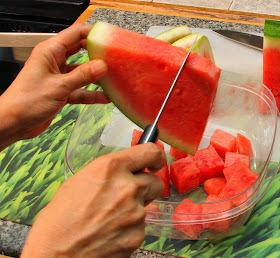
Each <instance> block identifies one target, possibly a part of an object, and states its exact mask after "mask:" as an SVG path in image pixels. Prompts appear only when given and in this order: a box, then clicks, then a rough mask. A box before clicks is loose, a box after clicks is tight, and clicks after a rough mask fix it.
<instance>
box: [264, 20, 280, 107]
mask: <svg viewBox="0 0 280 258" xmlns="http://www.w3.org/2000/svg"><path fill="white" fill-rule="evenodd" d="M279 28H280V21H276V20H266V21H265V25H264V39H263V83H264V85H266V86H267V87H268V88H269V89H270V90H271V92H272V94H273V95H274V97H275V100H276V104H277V107H278V109H279V110H280V29H279Z"/></svg>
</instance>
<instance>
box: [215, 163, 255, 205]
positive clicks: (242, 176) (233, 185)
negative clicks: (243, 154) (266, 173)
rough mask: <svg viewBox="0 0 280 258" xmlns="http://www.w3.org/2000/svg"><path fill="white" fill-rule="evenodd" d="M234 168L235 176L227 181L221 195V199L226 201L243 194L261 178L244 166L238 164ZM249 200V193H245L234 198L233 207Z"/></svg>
mask: <svg viewBox="0 0 280 258" xmlns="http://www.w3.org/2000/svg"><path fill="white" fill-rule="evenodd" d="M233 166H234V171H233V174H232V175H231V177H230V178H229V180H228V181H227V184H226V186H225V188H224V189H223V190H222V191H221V192H220V194H219V197H221V198H222V199H224V200H225V199H228V198H231V197H234V196H236V195H239V194H241V193H242V192H244V191H245V190H247V189H248V188H249V187H250V186H252V185H253V184H254V183H255V181H256V180H257V179H258V177H259V175H258V174H256V173H255V172H254V171H253V170H251V169H250V168H248V167H247V166H246V165H244V164H236V165H232V167H233ZM229 168H230V167H229ZM226 169H228V168H226ZM247 198H248V193H246V192H245V193H244V194H242V195H240V196H238V197H235V198H233V199H232V200H231V201H232V204H233V205H235V206H238V205H240V204H241V203H243V202H244V201H246V200H247Z"/></svg>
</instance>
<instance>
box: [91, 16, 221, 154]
mask: <svg viewBox="0 0 280 258" xmlns="http://www.w3.org/2000/svg"><path fill="white" fill-rule="evenodd" d="M87 50H88V53H89V57H90V59H96V58H100V59H103V60H104V61H105V62H106V63H107V67H108V73H107V75H106V76H104V77H103V78H102V79H101V80H99V83H100V85H101V87H102V88H103V90H104V92H105V93H106V95H107V96H108V97H109V99H110V100H111V101H112V102H113V103H114V104H115V105H116V107H117V108H118V109H119V110H120V111H121V112H123V113H124V114H125V115H126V116H127V117H128V118H129V119H131V120H132V121H133V122H134V123H136V124H137V125H139V126H140V127H141V128H144V127H146V126H147V125H148V124H151V123H152V122H153V121H154V119H155V118H156V116H157V113H158V111H159V110H160V107H161V105H162V103H163V101H164V99H165V97H166V95H167V93H168V90H169V88H170V85H172V82H173V80H174V78H175V76H176V74H177V72H178V70H179V68H180V66H181V64H182V62H183V60H184V58H185V56H186V50H185V49H182V48H179V47H174V46H172V45H171V44H170V43H167V42H163V41H160V40H157V39H154V38H151V37H148V36H145V35H142V34H138V33H135V32H132V31H129V30H125V29H122V28H119V27H117V26H114V25H111V24H108V23H105V22H101V21H98V22H96V23H95V24H94V26H93V28H92V30H91V31H90V33H89V35H88V37H87ZM220 72H221V70H220V69H219V68H218V67H217V66H215V64H213V63H212V62H211V61H210V60H208V59H206V58H204V57H202V56H199V55H198V54H196V53H193V54H192V53H191V54H190V55H189V57H188V61H187V63H186V65H185V66H184V68H183V70H182V72H181V74H180V77H179V79H178V80H177V83H176V89H174V91H173V92H172V94H171V96H170V98H169V102H168V105H167V106H166V107H165V109H164V115H163V116H162V117H161V119H160V120H159V123H158V128H159V132H160V133H159V138H160V139H161V140H162V141H164V142H166V143H168V144H170V145H171V146H173V147H174V148H177V149H179V150H181V151H184V152H186V153H189V154H194V153H195V151H196V150H197V148H198V145H199V143H200V141H201V138H202V136H203V132H204V129H205V126H206V123H207V120H208V117H209V114H210V112H211V107H212V104H213V101H214V98H215V96H216V91H217V85H218V80H219V77H220Z"/></svg>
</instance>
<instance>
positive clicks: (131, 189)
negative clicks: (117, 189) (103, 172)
mask: <svg viewBox="0 0 280 258" xmlns="http://www.w3.org/2000/svg"><path fill="white" fill-rule="evenodd" d="M124 193H125V195H126V196H127V197H133V198H135V197H136V195H137V193H138V186H137V185H136V184H135V183H133V182H132V181H131V182H129V183H128V184H126V185H125V189H124Z"/></svg>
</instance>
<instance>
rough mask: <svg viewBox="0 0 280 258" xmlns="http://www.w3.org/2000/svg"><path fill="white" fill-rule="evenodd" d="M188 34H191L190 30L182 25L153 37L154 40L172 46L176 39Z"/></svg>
mask: <svg viewBox="0 0 280 258" xmlns="http://www.w3.org/2000/svg"><path fill="white" fill-rule="evenodd" d="M190 34H192V31H191V29H190V28H189V27H188V26H187V25H182V26H178V27H175V28H172V29H169V30H167V31H164V32H162V33H160V34H158V35H157V36H155V39H159V40H162V41H165V42H169V43H171V44H172V43H173V42H175V41H177V40H178V39H180V38H182V37H185V36H187V35H190Z"/></svg>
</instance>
